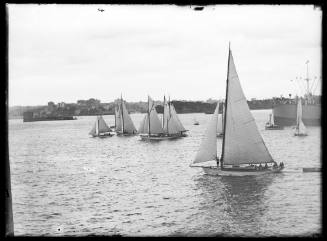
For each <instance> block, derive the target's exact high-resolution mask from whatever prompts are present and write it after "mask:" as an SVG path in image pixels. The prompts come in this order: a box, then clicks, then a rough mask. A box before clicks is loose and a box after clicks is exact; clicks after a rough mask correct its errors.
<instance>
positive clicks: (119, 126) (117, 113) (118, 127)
mask: <svg viewBox="0 0 327 241" xmlns="http://www.w3.org/2000/svg"><path fill="white" fill-rule="evenodd" d="M115 118H116V121H115V122H116V127H115V130H116V131H119V132H121V131H122V129H123V124H122V118H121V109H120V105H118V109H117V108H115Z"/></svg>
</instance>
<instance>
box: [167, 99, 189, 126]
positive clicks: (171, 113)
mask: <svg viewBox="0 0 327 241" xmlns="http://www.w3.org/2000/svg"><path fill="white" fill-rule="evenodd" d="M170 115H171V118H173V119H174V121H175V122H176V125H177V128H178V131H179V132H183V131H186V129H185V128H184V126H183V124H182V122H181V121H180V120H179V118H178V115H177V113H176V110H175V107H174V105H173V104H172V103H170Z"/></svg>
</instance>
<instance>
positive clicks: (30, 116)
mask: <svg viewBox="0 0 327 241" xmlns="http://www.w3.org/2000/svg"><path fill="white" fill-rule="evenodd" d="M76 119H77V118H76V117H73V116H40V117H36V116H35V115H34V113H33V112H32V111H26V112H24V113H23V122H33V121H57V120H76Z"/></svg>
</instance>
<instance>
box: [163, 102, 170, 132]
mask: <svg viewBox="0 0 327 241" xmlns="http://www.w3.org/2000/svg"><path fill="white" fill-rule="evenodd" d="M169 118H170V113H169V105H168V103H167V101H166V97H164V111H163V120H162V122H163V123H162V128H163V130H164V133H168V120H169Z"/></svg>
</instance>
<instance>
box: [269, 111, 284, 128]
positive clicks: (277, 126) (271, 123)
mask: <svg viewBox="0 0 327 241" xmlns="http://www.w3.org/2000/svg"><path fill="white" fill-rule="evenodd" d="M265 129H266V130H283V129H284V127H283V126H279V125H276V124H275V123H274V118H273V115H272V114H269V121H268V122H267V123H266V125H265Z"/></svg>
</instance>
